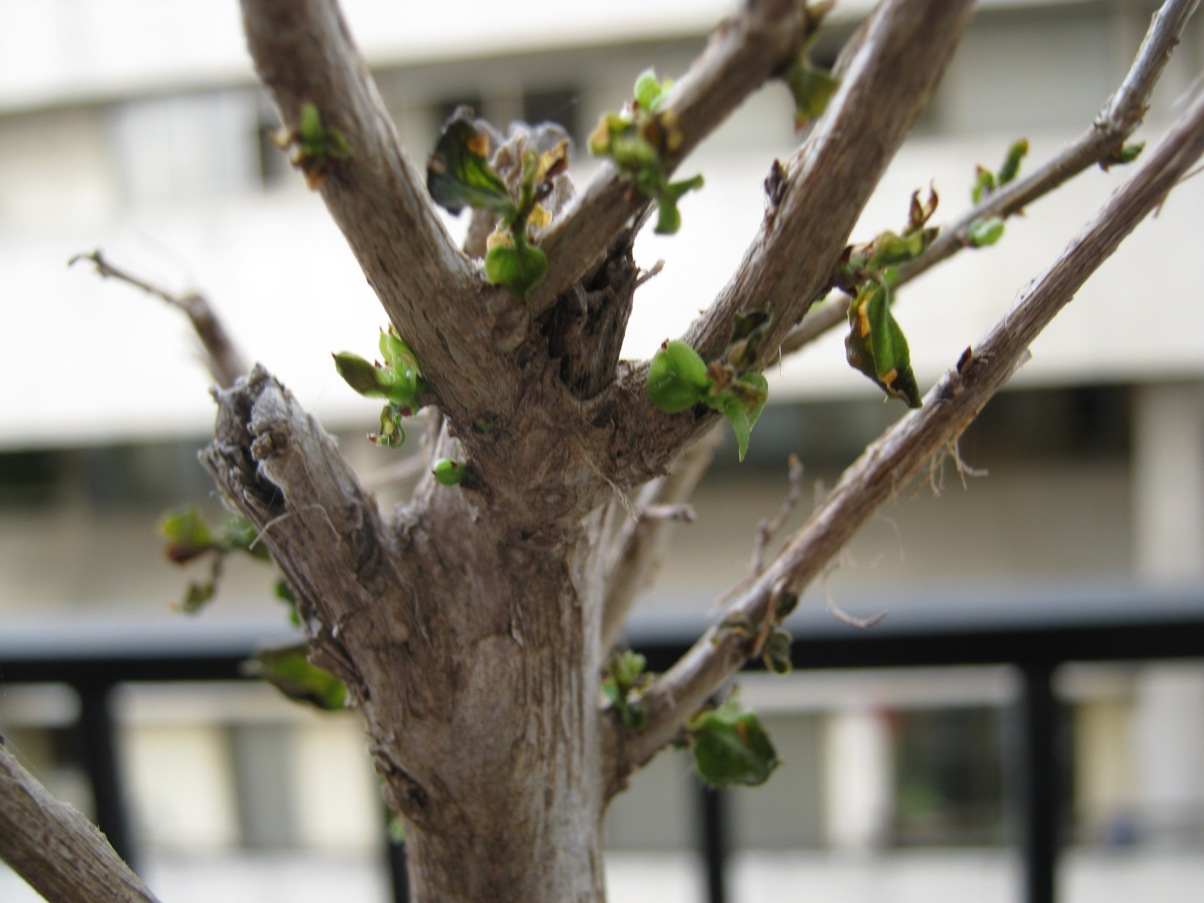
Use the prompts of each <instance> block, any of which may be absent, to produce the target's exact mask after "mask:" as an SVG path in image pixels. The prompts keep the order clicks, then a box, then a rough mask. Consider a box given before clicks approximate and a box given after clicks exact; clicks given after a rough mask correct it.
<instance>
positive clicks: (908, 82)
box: [685, 0, 973, 360]
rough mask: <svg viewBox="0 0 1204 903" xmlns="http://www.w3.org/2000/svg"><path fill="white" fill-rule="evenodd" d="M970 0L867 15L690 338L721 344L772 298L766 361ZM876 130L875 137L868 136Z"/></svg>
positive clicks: (939, 68) (699, 343)
mask: <svg viewBox="0 0 1204 903" xmlns="http://www.w3.org/2000/svg"><path fill="white" fill-rule="evenodd" d="M972 11H973V4H972V3H971V2H969V0H956V2H943V3H938V2H934V0H893V2H886V3H883V4H882V5H881V6H880V7H879V8H878V9H877V11H876V12H875V14H874V16H873V18H872V19H871V20H870V21H869V23H868V25H867V27H866V29H865V31H864V37H863V38H862V39H861V43H860V46H859V47H858V48H857V50H856V52H855V53H854V55H853V56H852V58H851V59H850V60H849V62H848V67H847V70H846V72H845V76H844V81H843V82H842V84H841V87H840V89H839V91H838V92H837V94H836V96H835V97H834V98H833V99H832V103H831V105H830V107H829V109H828V111H827V112H826V113H825V114H824V115H823V116H822V117H821V118H820V120H819V121H818V122H817V123H816V125H815V129H814V131H813V132H812V133H811V135H810V136H809V137H808V139H807V141H806V142H804V144H803V145H802V147H800V148H799V149H798V151H796V152H795V154H794V155H793V156H792V157H791V159H790V161H789V162H788V163H787V164H786V166H785V183H784V187H783V188H782V192H781V195H780V200H779V202H778V204H777V205H776V206H774V207H771V209H770V210H769V212H768V213H767V214H766V216H765V219H764V221H763V222H762V225H761V229H760V231H759V232H758V234H757V236H756V238H755V240H754V241H753V243H752V244H751V245H750V246H749V248H748V250H747V251H746V252H745V255H744V259H743V261H741V263H740V266H739V268H738V269H737V271H736V274H735V275H734V276H733V277H732V280H731V281H730V282H729V283H728V285H727V286H726V287H725V288H724V289H723V291H722V292H721V293H720V295H719V297H718V298H717V299H716V300H715V303H714V304H712V305H711V307H710V308H709V309H708V310H707V312H706V314H705V316H704V317H703V318H701V319H700V320H698V321H696V322H695V323H694V325H693V326H692V327H691V328H690V330H689V332H688V334H687V335H686V337H685V338H686V342H687V343H688V344H690V345H691V346H693V347H694V348H695V349H697V350H698V352H699V353H700V354H701V355H702V356H703V358H705V359H710V357H712V356H714V355H716V354H718V353H720V352H722V350H723V343H725V342H726V340H727V337H728V335H729V333H730V330H731V324H732V318H733V317H734V316H735V315H736V314H737V313H739V312H740V311H743V310H749V309H752V308H763V307H765V306H766V305H772V307H773V312H774V316H775V322H774V324H773V325H772V326H771V328H770V333H769V335H768V336H767V337H766V339H765V342H764V344H763V346H762V357H763V358H764V359H765V360H768V359H770V357H772V356H775V355H776V354H777V345H778V343H779V342H780V341H781V339H782V338H783V337H784V336H785V335H786V333H787V331H789V329H790V328H791V326H793V325H794V324H795V323H796V322H798V320H799V319H800V318H802V316H803V314H805V313H806V311H807V308H808V307H810V305H811V301H812V300H813V299H815V298H817V297H819V295H820V294H821V293H822V292H823V290H824V289H825V288H826V285H827V280H828V277H829V275H830V273H831V272H832V268H833V267H834V265H835V263H836V261H837V259H838V258H839V256H840V253H841V251H842V250H843V249H844V247H845V244H846V240H847V238H848V235H849V233H850V232H851V231H852V229H853V226H854V225H855V224H856V222H857V218H858V216H860V213H861V210H862V208H863V207H864V206H865V204H866V202H867V201H868V200H869V197H870V195H871V194H872V193H873V190H874V188H875V187H876V186H877V184H878V181H879V179H880V178H881V176H882V173H883V172H884V171H885V169H886V166H887V165H888V164H889V162H890V160H891V159H892V158H893V157H894V154H895V151H896V150H897V149H898V148H899V146H900V145H901V144H902V143H903V139H904V138H905V137H906V135H907V132H908V131H909V130H910V128H911V126H912V123H914V122H915V120H916V118H917V117H918V116H919V115H920V112H921V111H922V110H923V109H924V107H925V106H926V105H927V103H928V100H929V98H930V97H931V96H932V93H933V92H934V91H935V90H936V86H937V84H938V83H939V82H940V78H941V75H942V74H943V73H944V71H945V67H946V66H947V65H948V62H949V60H950V59H951V58H952V56H953V51H954V50H955V49H956V47H957V43H958V39H959V38H960V37H961V34H962V31H963V30H964V29H965V26H966V24H967V23H968V22H969V19H970V16H971V13H972ZM871 136H872V139H871Z"/></svg>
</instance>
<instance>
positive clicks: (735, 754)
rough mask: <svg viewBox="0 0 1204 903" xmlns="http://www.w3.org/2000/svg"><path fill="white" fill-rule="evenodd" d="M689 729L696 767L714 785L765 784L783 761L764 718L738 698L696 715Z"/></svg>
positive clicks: (703, 777)
mask: <svg viewBox="0 0 1204 903" xmlns="http://www.w3.org/2000/svg"><path fill="white" fill-rule="evenodd" d="M687 731H688V733H689V735H690V741H691V742H690V750H691V752H692V753H693V754H694V767H695V768H696V769H697V770H698V774H699V776H701V777H702V779H703V780H704V781H706V782H707V783H708V784H710V785H711V786H712V787H730V786H731V785H733V784H744V785H748V786H756V785H758V784H764V783H765V781H767V780H768V779H769V775H770V774H772V773H773V770H774V769H775V768H777V767H778V765H779V764H781V763H780V761H779V760H778V756H777V752H776V751H775V750H774V748H773V743H772V742H771V741H770V739H769V734H768V733H766V731H765V728H764V727H763V726H762V725H761V721H760V719H759V718H757V716H756V715H755V714H754V713H753V712H748V711H745V710H744V709H743V708H742V707H741V706H740V704H739V703H738V702H736V701H735V700H729V701H728V702H726V703H724V704H723V705H721V706H719V708H716V709H711V710H709V711H706V712H702V713H701V714H699V715H696V716H695V717H694V718H693V719H692V720H691V721H690V723H689V725H688V727H687Z"/></svg>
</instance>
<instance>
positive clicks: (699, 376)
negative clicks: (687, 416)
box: [648, 339, 711, 414]
mask: <svg viewBox="0 0 1204 903" xmlns="http://www.w3.org/2000/svg"><path fill="white" fill-rule="evenodd" d="M710 387H711V380H710V378H709V377H708V376H707V365H706V362H705V361H703V359H702V358H701V357H699V355H698V352H697V351H695V350H694V349H693V348H691V347H690V346H689V345H687V344H686V343H685V342H682V341H680V340H679V339H673V340H672V341H669V342H665V343H664V344H663V345H661V349H660V351H658V352H657V353H656V355H655V356H654V357H653V358H652V363H651V364H650V365H649V367H648V398H649V399H650V400H651V401H652V403H653V404H654V405H656V406H657V407H658V408H660V409H661V410H662V411H667V412H668V413H670V414H676V413H678V412H680V411H685V410H688V409H689V408H692V407H694V405H696V404H698V403H699V402H701V401H702V400H703V399H704V398H705V396H706V393H707V390H708V389H710Z"/></svg>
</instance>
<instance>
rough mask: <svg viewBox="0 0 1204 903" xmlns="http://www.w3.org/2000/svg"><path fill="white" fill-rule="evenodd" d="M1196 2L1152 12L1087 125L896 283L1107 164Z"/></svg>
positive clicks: (843, 314) (832, 315)
mask: <svg viewBox="0 0 1204 903" xmlns="http://www.w3.org/2000/svg"><path fill="white" fill-rule="evenodd" d="M1198 5H1199V0H1167V2H1166V3H1164V4H1163V5H1162V7H1161V8H1160V9H1159V10H1158V12H1157V13H1156V14H1155V15H1154V18H1153V21H1152V22H1151V23H1150V28H1149V31H1148V32H1146V36H1145V40H1144V41H1142V44H1141V47H1140V48H1139V49H1138V51H1137V56H1136V58H1135V59H1134V60H1133V65H1132V66H1131V67H1130V68H1129V71H1128V73H1127V74H1126V75H1125V78H1124V81H1122V82H1121V84H1120V87H1119V88H1117V89H1116V91H1115V93H1113V94H1112V96H1111V97H1110V98H1108V100H1107V101H1106V102H1105V104H1104V107H1103V109H1102V110H1101V112H1100V114H1099V116H1098V117H1097V118H1096V120H1095V122H1094V123H1092V125H1091V128H1089V129H1088V130H1087V131H1085V132H1084V133H1083V134H1082V135H1080V136H1079V137H1078V138H1077V139H1075V140H1074V141H1073V142H1072V143H1071V144H1069V145H1067V146H1066V147H1065V148H1063V149H1062V150H1061V151H1060V152H1058V154H1057V155H1056V156H1054V157H1052V158H1051V159H1050V160H1048V161H1047V162H1046V163H1045V164H1044V165H1043V166H1041V167H1040V168H1039V169H1036V170H1033V171H1032V172H1031V173H1030V174H1029V175H1027V176H1025V177H1023V178H1019V179H1016V180H1015V181H1013V182H1009V183H1008V184H1007V185H1004V186H1003V187H1001V188H999V189H998V190H996V191H993V192H991V193H990V194H989V195H988V196H987V197H986V198H984V199H983V200H982V201H981V202H980V203H978V204H975V205H974V206H973V207H971V208H970V209H969V210H968V211H967V212H966V213H964V214H963V215H962V216H961V217H959V218H958V219H957V220H956V221H954V222H953V223H950V224H949V225H947V226H945V227H943V228H942V229H941V234H940V235H939V236H938V237H937V239H936V241H934V242H933V243H932V244H931V245H930V246H929V247H928V249H927V250H926V251H925V252H924V254H923V256H922V257H920V258H919V259H918V260H916V261H914V262H913V263H910V264H907V265H904V266H902V267H900V268H899V280H898V282H897V283H896V285H897V286H898V285H903V284H904V283H906V282H908V281H910V280H912V279H915V278H916V277H917V276H919V275H920V274H921V273H925V272H927V271H928V270H929V269H931V268H932V267H934V266H936V265H937V264H938V263H941V262H943V261H945V260H948V259H949V258H950V257H952V256H953V255H955V254H957V253H958V252H959V251H962V250H964V249H965V248H967V247H971V243H970V240H969V233H970V227H971V226H972V225H973V224H974V223H976V222H981V221H984V220H987V219H990V218H991V217H1000V218H1001V219H1006V218H1007V217H1009V216H1012V215H1013V214H1015V213H1017V212H1018V211H1020V210H1023V209H1024V208H1025V207H1027V206H1029V205H1030V204H1032V203H1033V202H1034V201H1036V200H1038V199H1040V198H1042V197H1044V196H1045V195H1047V194H1049V193H1050V192H1051V191H1053V190H1054V189H1055V188H1058V187H1059V186H1061V185H1063V184H1065V183H1066V182H1068V181H1069V180H1070V179H1072V178H1074V177H1075V176H1077V175H1079V174H1080V173H1082V172H1084V171H1086V170H1087V169H1088V168H1090V167H1092V166H1094V165H1096V164H1097V163H1101V162H1106V161H1107V160H1108V159H1109V158H1112V157H1114V156H1115V155H1116V154H1118V153H1119V151H1120V149H1121V147H1122V146H1123V145H1124V143H1125V142H1126V141H1128V140H1129V138H1130V137H1132V135H1133V133H1134V132H1135V131H1136V130H1137V128H1138V126H1140V125H1141V122H1142V119H1143V117H1144V116H1145V112H1146V108H1147V105H1148V103H1149V99H1150V95H1151V94H1152V93H1153V91H1154V86H1155V85H1156V84H1157V83H1158V79H1159V77H1160V76H1161V75H1162V70H1163V69H1165V68H1166V64H1167V63H1168V62H1169V61H1170V57H1171V53H1172V52H1173V51H1174V48H1175V46H1176V45H1177V44H1178V43H1179V35H1180V34H1181V33H1182V32H1183V27H1184V26H1185V25H1186V24H1187V20H1188V19H1189V18H1190V17H1191V15H1192V13H1193V12H1194V11H1195V9H1196V7H1197V6H1198ZM848 309H849V299H848V298H847V297H841V298H839V299H837V298H833V299H832V300H831V301H829V303H828V304H826V305H824V306H823V307H821V308H818V309H817V310H814V311H812V312H811V313H809V314H808V315H807V316H806V318H805V319H804V320H803V322H802V323H800V324H799V325H798V326H797V327H796V328H795V329H793V330H792V331H791V332H790V334H789V335H788V336H786V338H785V339H784V340H783V341H782V344H781V346H780V347H781V352H782V353H783V354H790V353H792V352H794V351H797V350H799V349H800V348H802V347H803V346H804V345H806V344H808V343H809V342H812V341H814V340H815V339H817V338H819V337H820V336H821V335H823V334H824V333H826V332H827V331H828V330H829V329H832V328H833V327H835V326H837V325H839V324H842V323H845V322H846V321H847V317H848Z"/></svg>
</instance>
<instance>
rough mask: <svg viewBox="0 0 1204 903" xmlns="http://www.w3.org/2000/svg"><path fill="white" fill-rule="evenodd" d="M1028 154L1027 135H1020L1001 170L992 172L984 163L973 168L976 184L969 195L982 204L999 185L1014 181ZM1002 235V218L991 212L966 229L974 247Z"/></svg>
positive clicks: (993, 242)
mask: <svg viewBox="0 0 1204 903" xmlns="http://www.w3.org/2000/svg"><path fill="white" fill-rule="evenodd" d="M1026 154H1028V139H1027V138H1021V139H1020V140H1019V141H1013V142H1012V143H1011V144H1010V145H1009V146H1008V149H1007V153H1006V154H1005V155H1004V158H1003V165H1002V166H1000V167H999V169H998V171H996V172H991V171H990V170H989V169H987V168H985V167H984V166H981V165H980V166H976V167H975V168H974V186H973V187H972V188H971V189H970V199H971V200H972V201H973V202H974V203H975V204H979V203H982V201H984V200H986V199H987V198H988V197H990V196H991V195H992V194H994V193H995V191H997V190H998V189H1000V188H1002V187H1003V186H1004V185H1006V184H1008V183H1009V182H1011V181H1012V180H1013V179H1015V178H1016V176H1017V175H1019V174H1020V163H1021V161H1022V160H1023V159H1024V157H1025V155H1026ZM1002 237H1003V218H1002V217H999V216H989V217H985V218H983V219H976V220H974V222H972V223H970V227H969V228H968V229H967V230H966V240H967V241H968V242H969V243H970V247H972V248H986V247H989V246H990V245H993V244H995V242H997V241H999V239H1001V238H1002Z"/></svg>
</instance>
